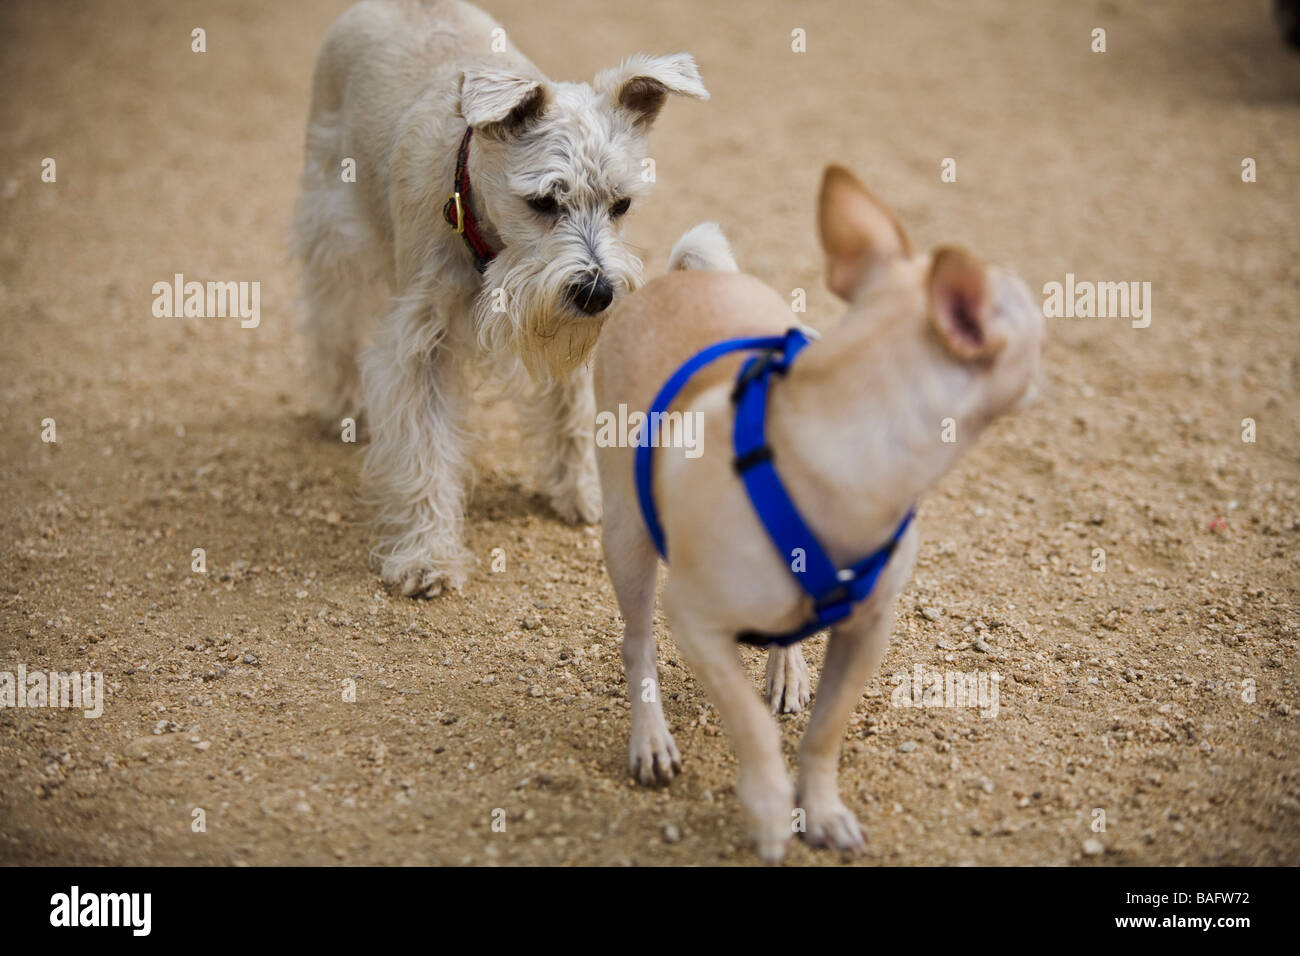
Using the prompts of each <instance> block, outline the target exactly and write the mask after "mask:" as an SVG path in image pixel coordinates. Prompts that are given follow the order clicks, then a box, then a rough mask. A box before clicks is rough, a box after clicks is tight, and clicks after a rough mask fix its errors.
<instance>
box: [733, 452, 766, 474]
mask: <svg viewBox="0 0 1300 956" xmlns="http://www.w3.org/2000/svg"><path fill="white" fill-rule="evenodd" d="M771 460H772V446H771V445H762V446H760V447H758V448H755V449H754V450H753V451H747V452H745V454H743V455H740V456H739V457H737V458H734V459H732V462H731V467H732V468H734V469H736V474H738V475H743V474H744V473H745V472H747V471H749V469H751V468H753V467H754V466H755V465H761V464H762V463H763V462H765V461H771Z"/></svg>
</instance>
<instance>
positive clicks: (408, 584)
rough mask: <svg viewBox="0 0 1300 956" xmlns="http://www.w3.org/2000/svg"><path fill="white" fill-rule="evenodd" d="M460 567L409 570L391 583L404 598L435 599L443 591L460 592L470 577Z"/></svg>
mask: <svg viewBox="0 0 1300 956" xmlns="http://www.w3.org/2000/svg"><path fill="white" fill-rule="evenodd" d="M468 576H469V575H468V573H467V572H466V570H465V569H464V568H463V567H461V566H460V565H453V566H444V567H421V568H409V569H407V570H406V571H403V572H401V573H400V574H398V575H397V576H396V578H394V579H393V580H391V581H390V582H389V584H391V585H392V587H393V590H394V591H396V592H397V593H398V594H400V595H402V596H403V597H413V598H435V597H437V596H438V595H439V594H441V593H442V592H443V591H458V590H460V588H461V586H462V585H464V583H465V579H466V578H467V577H468Z"/></svg>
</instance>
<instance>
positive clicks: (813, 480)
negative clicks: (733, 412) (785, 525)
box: [768, 258, 991, 559]
mask: <svg viewBox="0 0 1300 956" xmlns="http://www.w3.org/2000/svg"><path fill="white" fill-rule="evenodd" d="M895 268H896V269H898V270H900V272H903V271H906V272H916V273H917V277H913V278H910V279H909V278H908V277H907V276H906V275H901V274H900V275H894V276H886V277H881V278H879V279H877V281H875V282H872V283H870V284H868V285H867V287H865V288H864V289H863V290H862V291H861V293H860V300H859V301H858V302H855V303H854V304H853V306H852V307H851V308H850V309H849V310H848V312H847V313H846V314H845V316H844V317H843V319H842V320H841V321H840V323H839V325H838V326H836V327H835V328H834V329H832V330H831V331H829V332H828V333H826V334H825V335H824V336H823V338H822V339H821V340H820V341H817V342H814V343H813V344H811V345H809V346H808V347H807V348H806V349H805V350H804V352H803V353H802V354H801V355H800V356H799V357H798V358H797V359H796V360H795V362H794V364H793V366H792V367H791V369H790V371H789V373H788V374H787V375H786V377H785V378H784V379H779V380H777V381H776V383H775V385H774V387H773V388H772V390H771V393H770V395H769V398H768V402H769V405H768V439H769V442H770V444H771V445H772V448H773V454H774V457H775V459H776V461H777V462H778V468H779V469H780V472H781V476H782V478H783V479H784V480H785V481H786V482H787V484H788V485H789V486H790V489H791V494H792V495H794V496H795V499H796V501H797V502H798V504H799V507H800V508H801V509H803V510H804V512H805V516H806V518H807V519H808V520H809V521H810V523H812V525H813V526H814V527H815V528H816V529H817V531H818V533H819V534H821V535H824V544H825V546H826V547H827V548H829V549H831V550H832V552H833V553H835V552H836V551H842V552H843V553H838V554H835V556H836V557H837V558H840V559H850V558H854V557H860V556H861V555H862V554H865V553H867V552H868V551H869V550H870V549H871V548H872V547H874V546H876V545H879V544H883V543H884V541H885V540H887V538H888V536H889V534H890V533H892V531H893V529H894V528H895V527H896V526H897V525H898V523H899V522H900V521H901V520H902V518H903V516H904V515H905V514H906V512H907V510H908V508H909V507H911V505H912V504H913V503H914V502H915V501H916V500H917V499H918V498H919V497H920V495H921V494H922V493H923V492H924V491H925V490H926V489H927V488H928V487H930V486H931V485H932V484H934V482H935V481H937V480H938V478H939V477H940V476H941V475H942V474H943V473H944V472H946V471H947V470H948V469H949V468H950V467H951V466H952V464H953V461H954V460H955V459H956V458H957V456H958V455H959V454H960V453H961V451H962V450H963V449H964V448H968V447H970V446H969V442H970V441H972V440H974V438H975V437H976V436H977V435H978V434H979V433H980V432H981V431H982V430H983V428H984V426H985V425H986V424H987V423H988V421H989V419H990V417H991V416H990V415H989V414H988V409H987V403H985V402H982V401H981V400H980V397H981V392H980V390H979V388H978V379H979V377H980V376H979V375H978V373H977V372H976V371H975V369H974V368H972V367H971V366H968V365H961V364H957V363H954V362H951V361H946V360H943V359H942V357H941V358H940V360H939V361H936V360H935V356H936V353H938V352H940V351H941V347H940V346H939V345H938V344H937V342H936V341H934V340H932V336H933V333H932V332H931V330H930V329H929V328H928V327H927V326H926V324H925V323H924V322H923V321H920V320H919V317H921V316H923V314H924V310H925V298H924V291H923V286H922V284H921V282H920V281H919V276H920V275H922V274H923V273H924V270H925V269H926V268H927V263H926V261H925V259H924V258H921V259H918V260H913V261H910V262H906V263H900V264H898V265H897V266H896V267H895ZM947 420H951V425H950V427H951V430H952V431H953V432H954V434H955V436H956V437H957V438H958V440H957V441H952V442H945V441H943V440H942V439H943V433H944V430H945V422H946V421H947ZM836 542H840V546H839V547H838V548H837V547H836Z"/></svg>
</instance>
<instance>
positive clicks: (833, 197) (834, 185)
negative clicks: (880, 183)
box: [817, 165, 912, 301]
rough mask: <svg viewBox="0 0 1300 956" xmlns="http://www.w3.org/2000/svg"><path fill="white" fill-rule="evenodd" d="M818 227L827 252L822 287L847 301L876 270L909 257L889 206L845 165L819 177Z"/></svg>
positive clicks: (906, 243) (828, 169) (903, 234)
mask: <svg viewBox="0 0 1300 956" xmlns="http://www.w3.org/2000/svg"><path fill="white" fill-rule="evenodd" d="M817 228H818V230H819V231H820V233H821V241H822V249H823V250H825V252H826V285H827V287H828V288H829V289H830V290H831V291H832V292H834V293H835V294H836V295H838V296H839V297H840V298H841V299H844V300H845V301H848V300H849V299H851V298H852V297H853V293H854V292H856V291H857V288H858V286H859V285H861V284H862V280H863V278H864V277H865V276H866V275H867V273H869V272H871V271H872V270H873V269H874V268H876V267H877V266H879V265H881V264H883V263H885V262H888V261H890V260H891V259H898V258H902V257H904V256H910V255H911V254H912V243H911V242H910V241H908V238H907V233H906V232H904V231H903V227H902V226H900V225H899V224H898V220H897V219H896V218H894V214H893V213H892V212H890V211H889V207H888V206H886V205H885V204H884V203H882V202H881V201H880V200H879V199H877V198H876V197H875V196H873V195H872V194H871V192H870V190H868V189H867V187H866V186H864V185H862V183H861V182H859V181H858V177H856V176H854V175H853V174H852V173H851V172H849V171H848V170H847V169H845V168H844V167H843V166H836V165H831V166H827V167H826V172H825V173H823V174H822V188H821V194H820V196H819V197H818V200H817Z"/></svg>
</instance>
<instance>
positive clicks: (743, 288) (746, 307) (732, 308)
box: [595, 271, 795, 411]
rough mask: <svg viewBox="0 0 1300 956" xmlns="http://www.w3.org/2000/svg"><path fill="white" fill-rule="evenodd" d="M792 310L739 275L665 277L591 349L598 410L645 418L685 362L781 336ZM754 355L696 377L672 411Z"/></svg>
mask: <svg viewBox="0 0 1300 956" xmlns="http://www.w3.org/2000/svg"><path fill="white" fill-rule="evenodd" d="M794 324H795V322H794V319H793V316H792V315H791V313H790V307H789V305H788V304H787V303H786V302H785V301H784V300H783V299H782V298H781V297H780V296H779V295H777V294H776V292H774V291H773V290H772V289H770V288H768V287H767V286H766V285H764V284H763V283H762V282H760V281H759V280H758V279H755V278H754V277H753V276H749V275H743V274H740V273H736V272H695V271H690V272H669V273H668V274H667V275H663V276H660V277H659V278H657V279H654V280H653V281H651V282H649V283H647V284H646V285H645V286H644V287H643V288H641V289H640V290H639V291H638V292H637V294H636V295H634V296H630V297H628V298H627V299H625V300H624V301H623V303H622V304H621V305H620V306H618V307H617V308H615V310H614V311H613V313H612V314H611V315H610V317H609V319H608V320H606V323H605V327H604V329H603V330H602V331H601V334H600V341H599V342H598V343H597V345H596V355H595V375H596V407H597V408H601V409H609V408H617V407H618V405H619V404H620V403H623V404H626V405H627V407H628V408H629V409H634V410H640V411H645V410H646V409H648V408H649V407H650V403H651V402H652V401H654V397H655V395H656V394H657V393H658V391H659V389H660V388H661V387H662V386H663V384H664V382H665V381H667V379H668V376H670V375H672V373H673V372H675V371H676V370H677V369H678V367H679V366H681V364H682V363H683V362H685V361H686V360H687V359H688V358H690V357H691V356H692V355H694V354H695V353H696V352H698V351H700V349H703V348H706V347H707V346H709V345H712V344H713V343H715V342H721V341H722V340H723V339H729V338H741V337H745V336H756V335H781V334H782V333H784V332H785V331H786V330H787V329H789V328H790V326H791V325H794ZM748 357H752V353H750V354H745V353H738V354H736V355H729V356H725V357H723V358H721V359H719V360H718V361H716V362H714V363H712V364H711V365H709V366H707V367H706V368H704V369H701V370H700V371H699V372H698V373H697V374H696V375H695V376H694V377H692V379H691V381H690V384H689V385H688V386H687V387H686V388H685V389H683V390H682V392H681V394H680V395H679V396H678V398H677V399H676V400H675V401H674V402H673V405H672V407H674V408H678V407H681V406H682V405H684V404H689V402H690V401H691V399H692V397H693V396H694V395H697V394H698V393H699V392H700V391H701V390H702V389H705V388H708V387H709V386H710V385H714V384H716V383H717V382H719V381H722V380H723V379H728V378H733V377H735V375H736V371H737V369H738V368H739V367H740V364H741V362H743V361H744V359H746V358H748Z"/></svg>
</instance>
